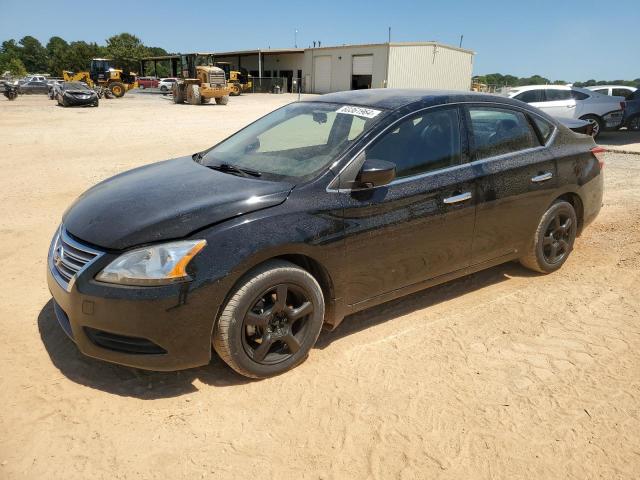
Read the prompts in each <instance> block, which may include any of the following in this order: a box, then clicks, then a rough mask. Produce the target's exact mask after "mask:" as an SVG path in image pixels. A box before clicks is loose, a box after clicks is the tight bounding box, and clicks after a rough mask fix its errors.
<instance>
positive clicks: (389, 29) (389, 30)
mask: <svg viewBox="0 0 640 480" xmlns="http://www.w3.org/2000/svg"><path fill="white" fill-rule="evenodd" d="M388 42H389V43H391V27H389V40H388Z"/></svg>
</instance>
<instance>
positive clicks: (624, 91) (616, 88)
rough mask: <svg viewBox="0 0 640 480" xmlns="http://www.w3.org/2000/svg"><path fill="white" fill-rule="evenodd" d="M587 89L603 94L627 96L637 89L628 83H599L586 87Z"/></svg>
mask: <svg viewBox="0 0 640 480" xmlns="http://www.w3.org/2000/svg"><path fill="white" fill-rule="evenodd" d="M586 88H587V90H591V91H592V92H597V93H601V94H602V95H609V96H612V97H624V98H627V97H628V96H629V95H631V94H632V93H633V92H635V91H636V90H637V88H635V87H627V86H626V85H597V86H593V87H586Z"/></svg>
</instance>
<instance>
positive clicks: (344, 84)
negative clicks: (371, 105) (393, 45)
mask: <svg viewBox="0 0 640 480" xmlns="http://www.w3.org/2000/svg"><path fill="white" fill-rule="evenodd" d="M325 55H327V56H330V57H331V87H330V91H331V92H339V91H342V90H351V75H352V65H353V59H352V57H353V56H354V55H373V74H372V80H371V81H372V84H371V87H372V88H382V87H384V86H385V79H386V77H387V58H388V47H387V45H384V44H383V45H351V46H344V47H325V48H308V49H306V50H305V51H304V68H303V69H302V71H303V78H305V91H306V92H307V93H316V92H314V91H313V85H314V82H313V76H314V72H313V65H314V61H313V59H314V57H319V56H325Z"/></svg>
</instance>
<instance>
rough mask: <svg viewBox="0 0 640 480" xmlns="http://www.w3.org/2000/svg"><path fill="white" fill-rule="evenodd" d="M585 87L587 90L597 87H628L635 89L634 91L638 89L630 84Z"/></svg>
mask: <svg viewBox="0 0 640 480" xmlns="http://www.w3.org/2000/svg"><path fill="white" fill-rule="evenodd" d="M585 88H586V89H587V90H595V89H596V88H628V89H629V90H633V91H634V92H635V91H636V90H637V88H636V87H632V86H630V85H592V86H590V87H585Z"/></svg>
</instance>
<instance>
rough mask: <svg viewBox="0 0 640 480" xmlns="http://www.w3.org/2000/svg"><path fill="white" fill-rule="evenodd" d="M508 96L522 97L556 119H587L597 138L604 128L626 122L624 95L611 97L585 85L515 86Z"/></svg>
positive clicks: (615, 126)
mask: <svg viewBox="0 0 640 480" xmlns="http://www.w3.org/2000/svg"><path fill="white" fill-rule="evenodd" d="M507 95H508V96H509V97H511V98H515V99H516V100H521V101H523V102H525V103H528V104H530V105H532V106H534V107H537V108H539V109H540V110H542V111H543V112H545V113H547V114H549V115H551V116H552V117H555V118H579V119H580V120H586V121H587V122H589V123H590V124H591V126H592V128H593V130H592V135H593V137H594V138H595V137H597V136H598V135H599V134H600V132H601V131H603V130H614V129H616V128H618V127H619V126H620V124H621V123H622V114H623V112H622V108H623V106H622V102H624V97H611V96H607V95H602V94H600V93H596V92H592V91H591V90H587V89H585V88H578V87H569V86H565V85H531V86H526V87H515V88H513V89H511V90H510V91H509V92H508V93H507Z"/></svg>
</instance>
